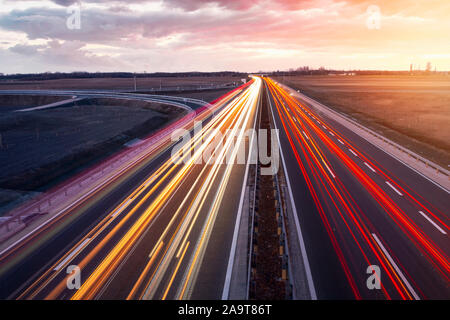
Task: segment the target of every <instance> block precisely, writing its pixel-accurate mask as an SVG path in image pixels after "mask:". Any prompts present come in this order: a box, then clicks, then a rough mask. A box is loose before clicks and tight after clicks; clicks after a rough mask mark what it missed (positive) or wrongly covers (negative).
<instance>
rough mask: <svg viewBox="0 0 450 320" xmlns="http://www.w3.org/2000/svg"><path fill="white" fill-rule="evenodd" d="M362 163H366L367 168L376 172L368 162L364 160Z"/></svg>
mask: <svg viewBox="0 0 450 320" xmlns="http://www.w3.org/2000/svg"><path fill="white" fill-rule="evenodd" d="M364 164H365V165H366V167H367V168H369V169H370V170H372V171H373V172H376V171H375V169H374V168H372V167H371V166H370V164H368V163H367V162H364Z"/></svg>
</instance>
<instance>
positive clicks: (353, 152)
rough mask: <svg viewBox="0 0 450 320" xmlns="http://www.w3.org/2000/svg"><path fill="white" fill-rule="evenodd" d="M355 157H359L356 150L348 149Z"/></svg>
mask: <svg viewBox="0 0 450 320" xmlns="http://www.w3.org/2000/svg"><path fill="white" fill-rule="evenodd" d="M348 150H349V151H350V152H351V153H352V154H353V155H354V156H355V157H357V156H358V155H357V154H356V153H355V151H353V150H352V149H348Z"/></svg>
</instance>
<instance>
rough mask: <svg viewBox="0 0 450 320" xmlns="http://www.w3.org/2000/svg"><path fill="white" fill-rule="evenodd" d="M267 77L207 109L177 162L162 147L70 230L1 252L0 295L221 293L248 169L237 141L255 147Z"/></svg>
mask: <svg viewBox="0 0 450 320" xmlns="http://www.w3.org/2000/svg"><path fill="white" fill-rule="evenodd" d="M261 83H262V81H261V80H260V79H255V80H254V81H253V82H252V83H250V84H249V85H247V86H244V88H243V89H242V90H238V91H234V92H232V93H230V94H229V95H227V96H226V97H224V98H222V99H220V100H219V101H218V102H216V103H215V104H214V106H212V108H211V109H209V110H208V112H205V114H203V113H201V114H200V115H199V116H198V117H197V118H196V120H198V121H202V125H203V127H202V129H201V130H200V131H199V132H196V130H195V128H194V130H191V131H188V132H190V133H192V134H193V136H192V137H190V139H188V140H187V143H185V144H184V147H183V148H182V149H181V151H182V152H181V151H180V152H179V153H180V157H181V158H180V159H179V162H175V161H174V160H173V159H172V157H171V153H172V149H173V147H174V144H171V145H170V146H167V145H164V146H163V147H161V148H160V149H158V150H157V151H155V152H154V153H153V154H152V155H151V156H149V157H148V159H146V160H145V161H144V163H143V164H140V166H139V168H133V169H132V172H131V173H129V176H127V177H126V178H124V179H123V180H122V181H120V182H119V183H117V184H116V185H113V186H110V187H109V188H108V190H105V192H103V193H99V194H98V195H97V196H95V197H94V198H93V199H90V201H89V202H87V203H86V204H85V205H84V206H82V208H81V209H80V208H76V209H75V210H81V211H83V213H82V214H81V215H79V217H78V218H77V219H76V220H75V221H72V222H71V223H70V224H68V225H65V227H64V228H63V230H60V229H61V228H59V229H57V230H56V231H53V230H46V231H45V232H42V234H41V235H38V236H33V238H32V239H31V240H27V241H25V243H24V244H21V245H20V246H18V248H13V249H12V250H10V251H8V252H7V253H6V254H4V255H2V257H0V259H1V260H0V263H1V268H0V277H1V278H2V279H1V280H2V282H1V283H2V284H1V293H2V298H9V299H12V298H14V299H178V298H182V299H190V298H194V299H195V298H205V299H206V298H207V299H220V297H221V295H222V290H223V286H224V283H225V276H226V273H227V266H228V258H229V252H230V247H231V242H232V237H233V232H232V231H233V229H234V228H235V223H236V215H237V213H238V211H239V203H240V199H241V197H242V192H241V191H242V189H243V182H244V176H245V174H246V168H248V166H247V165H246V164H245V163H243V164H232V163H233V161H234V160H233V159H236V158H237V156H238V151H239V149H240V148H245V149H246V150H247V153H248V145H247V144H246V143H245V141H246V139H245V137H244V134H245V130H247V129H250V128H254V127H255V123H256V120H255V119H256V114H257V109H258V106H259V97H260V93H261ZM218 133H222V134H223V136H220V135H219V134H218ZM225 133H229V134H225ZM218 137H221V139H220V140H218ZM183 142H185V141H184V138H183ZM225 160H227V161H225ZM230 163H231V164H230ZM67 216H69V217H70V215H69V214H68V215H67ZM54 228H57V226H55V227H54ZM35 238H38V239H35ZM70 265H76V266H78V267H79V269H80V276H81V282H82V285H81V288H79V290H72V289H69V288H68V286H67V280H66V279H67V273H66V271H67V267H68V266H70Z"/></svg>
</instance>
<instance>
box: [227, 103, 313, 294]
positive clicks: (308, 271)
mask: <svg viewBox="0 0 450 320" xmlns="http://www.w3.org/2000/svg"><path fill="white" fill-rule="evenodd" d="M267 95H268V94H267ZM269 105H270V113H272V119H273V123H274V125H275V129H278V126H277V123H276V122H275V116H274V115H273V109H272V102H271V101H270V97H269ZM277 139H278V146H279V148H280V156H281V163H282V164H283V169H284V172H285V174H286V182H287V187H288V191H289V198H290V200H291V207H292V211H293V212H292V213H293V216H294V222H295V228H296V229H297V238H298V242H299V244H300V253H301V255H302V260H303V265H304V266H305V273H306V280H307V282H308V289H309V295H310V296H311V300H317V294H316V288H315V287H314V281H313V278H312V273H311V267H310V265H309V260H308V255H307V253H306V246H305V241H304V240H303V235H302V229H301V227H300V222H299V221H298V213H297V207H296V206H295V201H294V195H293V193H292V188H291V181H290V179H289V175H288V171H287V166H286V162H285V161H284V154H283V148H281V141H280V135H278V134H277ZM222 298H223V297H222Z"/></svg>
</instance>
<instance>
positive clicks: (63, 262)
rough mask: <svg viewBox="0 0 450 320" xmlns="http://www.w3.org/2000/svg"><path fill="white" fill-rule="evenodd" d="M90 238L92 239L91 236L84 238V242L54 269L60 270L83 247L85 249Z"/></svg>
mask: <svg viewBox="0 0 450 320" xmlns="http://www.w3.org/2000/svg"><path fill="white" fill-rule="evenodd" d="M89 240H91V238H86V239H84V241H83V242H82V243H80V244H79V245H78V246H77V247H76V248H75V249H74V250H73V251H72V252H71V253H70V254H69V255H68V256H67V257H66V258H65V259H64V260H63V261H61V262H60V263H59V264H58V265H57V266H56V267H55V269H53V270H54V271H59V270H60V269H61V268H62V266H63V265H65V264H66V263H67V262H68V261H69V260H70V259H72V257H73V256H74V255H76V254H77V253H78V252H79V251H80V250H81V249H83V247H84V245H85V244H86V243H88V242H89Z"/></svg>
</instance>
